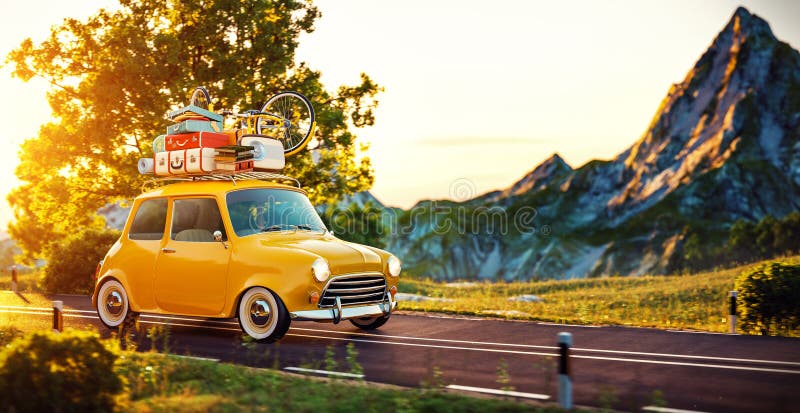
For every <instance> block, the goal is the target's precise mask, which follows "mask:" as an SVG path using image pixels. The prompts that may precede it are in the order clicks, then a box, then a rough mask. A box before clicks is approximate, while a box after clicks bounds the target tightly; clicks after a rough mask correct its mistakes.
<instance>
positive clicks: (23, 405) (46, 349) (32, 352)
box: [0, 332, 122, 412]
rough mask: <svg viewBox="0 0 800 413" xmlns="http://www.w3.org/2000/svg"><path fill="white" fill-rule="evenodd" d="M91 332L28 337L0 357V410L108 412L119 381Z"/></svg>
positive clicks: (110, 356)
mask: <svg viewBox="0 0 800 413" xmlns="http://www.w3.org/2000/svg"><path fill="white" fill-rule="evenodd" d="M116 358H117V355H116V353H115V351H114V350H112V349H109V348H107V347H106V346H105V345H104V343H103V342H102V341H100V338H99V337H98V336H97V334H95V333H90V332H64V333H62V334H56V333H33V334H29V335H27V336H26V337H23V338H20V339H17V340H15V341H13V342H12V343H11V344H9V345H8V347H6V348H5V349H4V350H3V351H2V352H1V353H0V389H3V390H2V391H3V393H4V394H5V397H3V398H0V411H18V412H54V411H59V412H108V411H112V410H113V408H114V404H115V403H114V395H115V394H117V393H119V392H120V391H121V390H122V381H121V380H120V379H119V377H118V376H117V375H116V374H115V373H114V362H115V361H116Z"/></svg>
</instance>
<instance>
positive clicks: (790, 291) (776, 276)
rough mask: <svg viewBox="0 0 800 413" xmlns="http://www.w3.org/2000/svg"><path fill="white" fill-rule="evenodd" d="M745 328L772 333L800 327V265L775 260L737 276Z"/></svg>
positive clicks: (745, 329)
mask: <svg viewBox="0 0 800 413" xmlns="http://www.w3.org/2000/svg"><path fill="white" fill-rule="evenodd" d="M736 290H738V291H739V300H738V302H739V311H738V312H739V314H740V317H741V326H742V330H744V331H745V332H752V331H756V332H760V333H761V334H763V335H769V334H770V333H772V332H775V331H776V330H777V331H778V332H782V333H790V332H792V331H796V330H797V329H799V328H800V265H790V264H785V263H781V262H772V263H767V264H763V265H760V266H758V267H757V268H755V269H754V270H752V271H750V272H745V273H742V274H741V275H740V276H739V278H737V279H736Z"/></svg>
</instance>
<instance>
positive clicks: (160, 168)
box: [154, 152, 169, 176]
mask: <svg viewBox="0 0 800 413" xmlns="http://www.w3.org/2000/svg"><path fill="white" fill-rule="evenodd" d="M154 170H155V174H156V175H158V176H168V175H169V152H156V155H155V166H154Z"/></svg>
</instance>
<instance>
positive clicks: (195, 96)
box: [189, 86, 211, 110]
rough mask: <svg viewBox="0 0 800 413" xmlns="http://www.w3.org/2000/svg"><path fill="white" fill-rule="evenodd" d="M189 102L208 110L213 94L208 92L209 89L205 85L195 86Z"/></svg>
mask: <svg viewBox="0 0 800 413" xmlns="http://www.w3.org/2000/svg"><path fill="white" fill-rule="evenodd" d="M189 104H190V105H194V106H197V107H198V108H201V109H205V110H208V106H209V105H210V104H211V95H209V94H208V90H206V88H204V87H203V86H198V87H196V88H194V92H192V97H191V99H189Z"/></svg>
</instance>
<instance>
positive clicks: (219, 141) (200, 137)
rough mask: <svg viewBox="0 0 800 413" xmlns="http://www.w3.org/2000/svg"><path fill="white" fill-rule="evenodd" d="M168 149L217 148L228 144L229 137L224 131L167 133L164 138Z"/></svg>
mask: <svg viewBox="0 0 800 413" xmlns="http://www.w3.org/2000/svg"><path fill="white" fill-rule="evenodd" d="M165 141H166V142H165V143H166V149H167V150H168V151H181V150H184V149H194V148H219V147H220V146H227V145H230V137H229V136H228V135H226V134H224V133H216V132H192V133H181V134H179V135H167V137H166V139H165Z"/></svg>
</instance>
